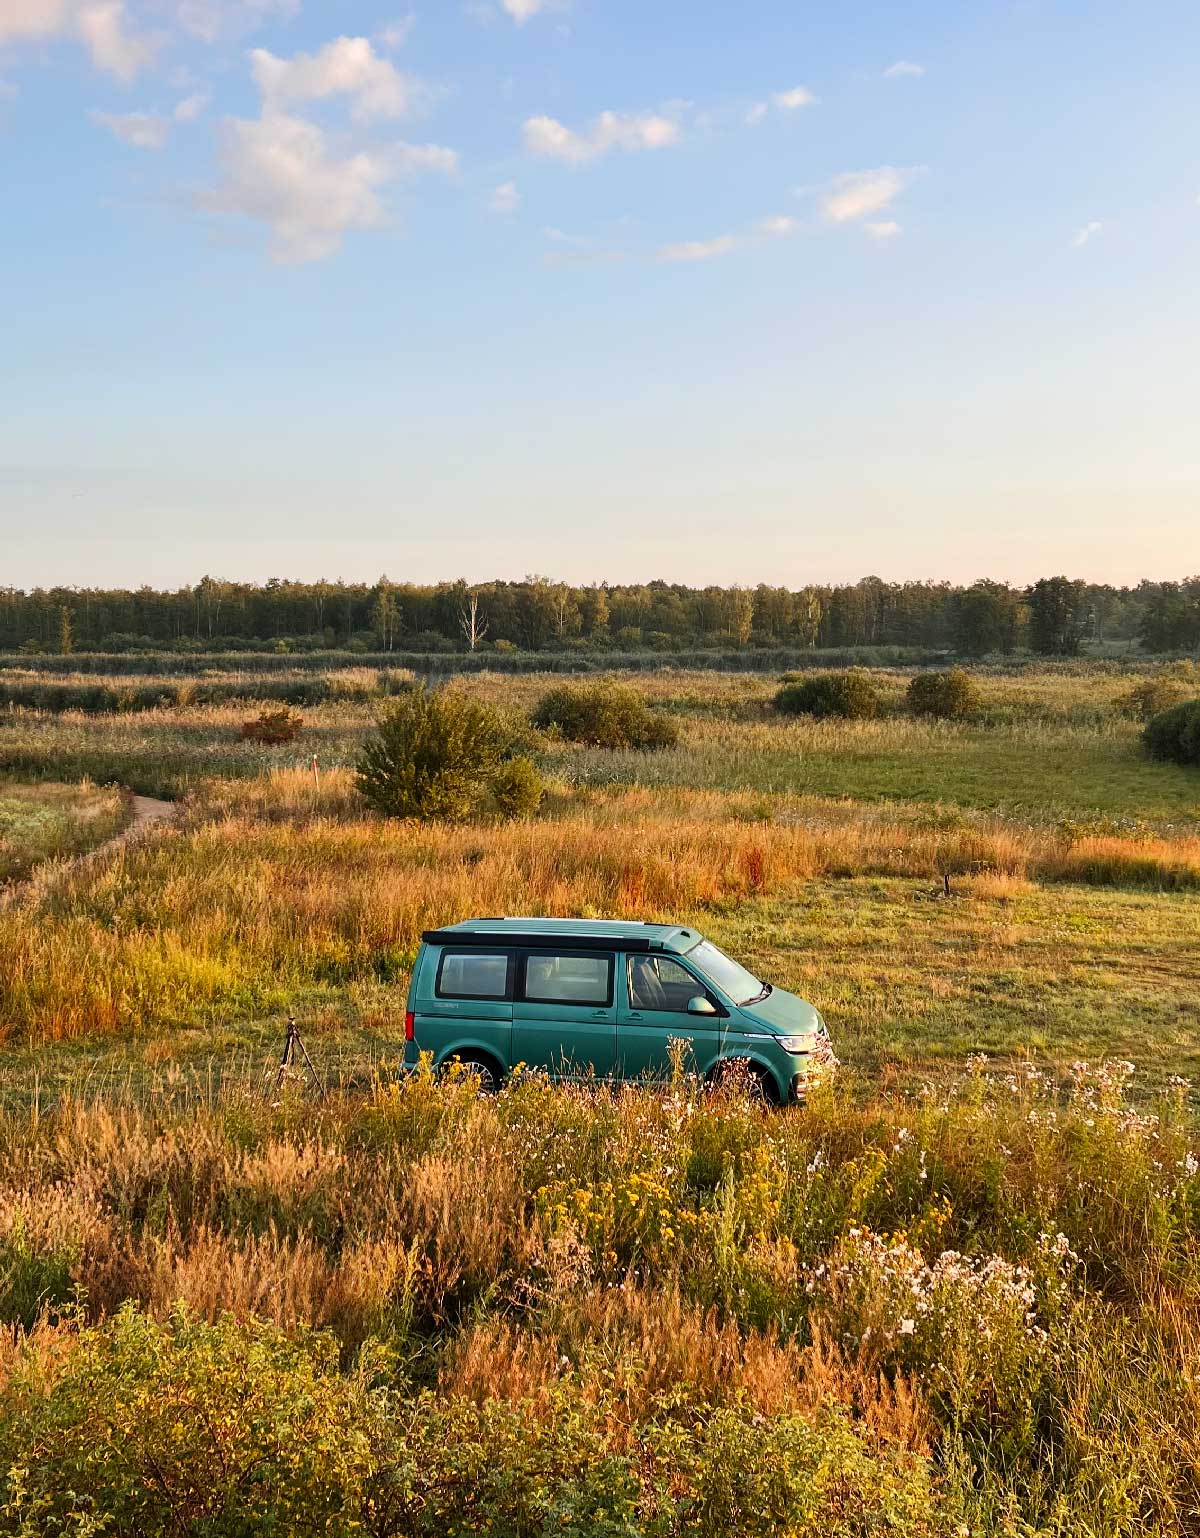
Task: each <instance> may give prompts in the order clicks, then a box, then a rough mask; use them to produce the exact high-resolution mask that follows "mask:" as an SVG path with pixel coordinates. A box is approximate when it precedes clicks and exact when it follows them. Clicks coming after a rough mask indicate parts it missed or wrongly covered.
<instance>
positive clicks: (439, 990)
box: [405, 918, 832, 1104]
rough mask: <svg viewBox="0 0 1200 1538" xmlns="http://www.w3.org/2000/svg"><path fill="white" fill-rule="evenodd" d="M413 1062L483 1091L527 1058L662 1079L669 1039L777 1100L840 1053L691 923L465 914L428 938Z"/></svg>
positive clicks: (800, 1010) (704, 1072) (413, 991)
mask: <svg viewBox="0 0 1200 1538" xmlns="http://www.w3.org/2000/svg"><path fill="white" fill-rule="evenodd" d="M405 1037H406V1043H405V1061H406V1064H407V1065H408V1066H409V1067H415V1066H416V1065H417V1063H418V1061H419V1059H420V1055H421V1054H422V1053H428V1054H429V1055H430V1056H431V1058H432V1061H433V1064H434V1067H435V1068H442V1067H446V1066H448V1065H449V1064H451V1063H460V1064H462V1065H463V1069H464V1070H465V1071H469V1072H472V1073H474V1074H476V1075H477V1076H478V1078H479V1081H480V1087H481V1088H482V1089H484V1090H489V1091H491V1090H496V1089H499V1087H500V1086H501V1084H502V1083H503V1082H504V1080H505V1078H506V1077H507V1076H508V1074H509V1073H511V1071H512V1070H513V1069H514V1068H515V1067H516V1066H517V1065H518V1064H522V1065H524V1066H525V1067H527V1068H531V1069H540V1070H543V1071H545V1072H547V1073H549V1074H550V1075H551V1076H552V1077H554V1078H560V1079H572V1078H588V1079H595V1080H600V1081H606V1080H607V1081H617V1082H620V1081H629V1080H638V1079H646V1078H663V1077H665V1076H666V1074H667V1073H668V1072H669V1071H670V1052H671V1044H672V1043H673V1042H677V1041H682V1042H683V1043H684V1044H685V1049H686V1052H687V1057H688V1067H689V1069H690V1070H691V1071H694V1072H696V1073H697V1074H699V1075H700V1077H701V1078H703V1079H706V1080H711V1079H712V1078H714V1077H716V1076H717V1075H719V1074H720V1072H721V1071H722V1068H723V1066H724V1065H727V1064H743V1065H745V1067H746V1069H747V1070H748V1071H749V1073H750V1074H751V1075H752V1076H753V1080H754V1082H755V1083H756V1084H757V1086H758V1087H759V1088H760V1089H761V1092H762V1094H763V1096H764V1098H765V1099H766V1100H768V1101H770V1102H771V1103H772V1104H789V1103H798V1102H803V1100H804V1098H805V1095H806V1092H807V1088H808V1084H809V1081H810V1078H812V1077H813V1076H814V1075H815V1074H816V1073H817V1072H819V1071H820V1069H821V1068H822V1067H824V1066H826V1065H828V1064H829V1063H830V1062H831V1061H832V1050H831V1048H830V1043H829V1036H828V1033H827V1031H826V1029H825V1022H824V1021H823V1020H822V1018H821V1016H820V1014H819V1013H818V1012H817V1010H816V1009H814V1008H813V1006H812V1005H811V1004H809V1003H807V1002H806V1001H805V1000H804V999H801V998H797V997H796V995H795V994H791V993H785V992H784V991H783V990H782V989H780V988H775V987H772V985H771V984H770V983H768V982H763V981H762V980H761V979H759V978H757V977H755V976H754V975H753V974H752V973H751V972H748V971H747V970H746V968H745V967H743V966H741V965H740V964H739V963H738V962H736V961H734V960H733V959H732V958H731V957H729V956H726V955H725V954H724V952H723V951H720V950H718V948H717V947H716V946H715V945H713V944H712V942H711V941H710V940H706V939H705V938H704V936H703V935H701V934H699V933H698V932H697V931H696V930H694V929H690V928H687V929H685V928H683V927H681V926H678V925H673V924H642V923H625V922H613V921H607V920H594V919H544V918H543V919H519V918H487V919H470V920H468V921H467V922H466V923H462V924H453V925H450V926H449V927H447V928H445V929H435V930H429V931H427V932H426V934H425V935H424V936H423V937H422V942H421V948H420V951H419V953H418V955H417V960H416V965H415V966H414V968H413V975H412V982H411V985H410V988H409V995H408V1008H407V1014H406V1017H405Z"/></svg>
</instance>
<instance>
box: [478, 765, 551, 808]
mask: <svg viewBox="0 0 1200 1538" xmlns="http://www.w3.org/2000/svg"><path fill="white" fill-rule="evenodd" d="M489 789H490V790H491V793H492V801H493V802H494V803H495V807H496V810H497V811H498V812H499V813H500V815H501V817H532V816H533V814H534V813H535V812H536V811H537V809H538V807H539V806H541V804H542V797H543V796H544V795H545V794H546V787H545V784H544V783H543V781H542V777H541V775H540V774H539V773H538V772H537V769H536V767H535V766H534V764H533V763H532V762H531V760H530V759H528V758H511V759H509V760H508V762H507V763H503V764H501V765H500V766H499V767H498V768H497V770H496V772H495V774H494V775H493V776H492V782H491V785H490V786H489Z"/></svg>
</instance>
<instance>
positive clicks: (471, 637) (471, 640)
mask: <svg viewBox="0 0 1200 1538" xmlns="http://www.w3.org/2000/svg"><path fill="white" fill-rule="evenodd" d="M458 623H459V628H460V629H461V630H462V633H463V635H464V636H465V637H466V639H467V645H468V646H469V647H470V648H471V650H472V651H474V650H475V648H476V647H477V646H478V645H479V643H480V641H482V640H483V638H484V636H485V635H487V633H488V623H487V620H485V619H483V618H482V617H481V616H480V613H479V594H478V593H477V592H476V591H475V589H474V588H471V589H470V590H469V591H468V593H467V595H466V598H465V599H464V600H463V606H462V608H461V609H460V610H459V612H458Z"/></svg>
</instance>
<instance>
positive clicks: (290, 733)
mask: <svg viewBox="0 0 1200 1538" xmlns="http://www.w3.org/2000/svg"><path fill="white" fill-rule="evenodd" d="M303 725H304V717H303V716H301V715H297V714H296V713H295V712H294V711H291V710H288V709H286V708H285V709H283V710H262V711H260V712H259V713H258V715H257V716H255V718H254V720H253V721H243V722H242V741H243V742H257V743H260V744H261V745H262V746H263V747H265V748H277V747H280V746H281V745H282V744H283V743H285V742H295V740H296V738H297V737H298V736H299V735H300V728H301V727H302V726H303Z"/></svg>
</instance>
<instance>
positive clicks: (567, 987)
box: [525, 951, 613, 1007]
mask: <svg viewBox="0 0 1200 1538" xmlns="http://www.w3.org/2000/svg"><path fill="white" fill-rule="evenodd" d="M612 978H613V958H612V957H611V956H606V955H601V956H597V955H596V954H595V953H594V952H593V953H590V954H587V955H582V954H579V953H576V954H575V955H571V954H570V953H566V952H563V953H555V952H550V953H548V954H543V953H542V952H540V951H538V952H533V953H531V954H530V955H528V956H526V958H525V997H526V999H527V1000H528V1001H529V1003H531V1004H594V1005H596V1006H597V1007H600V1006H605V1007H607V1006H608V1005H609V1004H611V1003H612Z"/></svg>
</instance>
